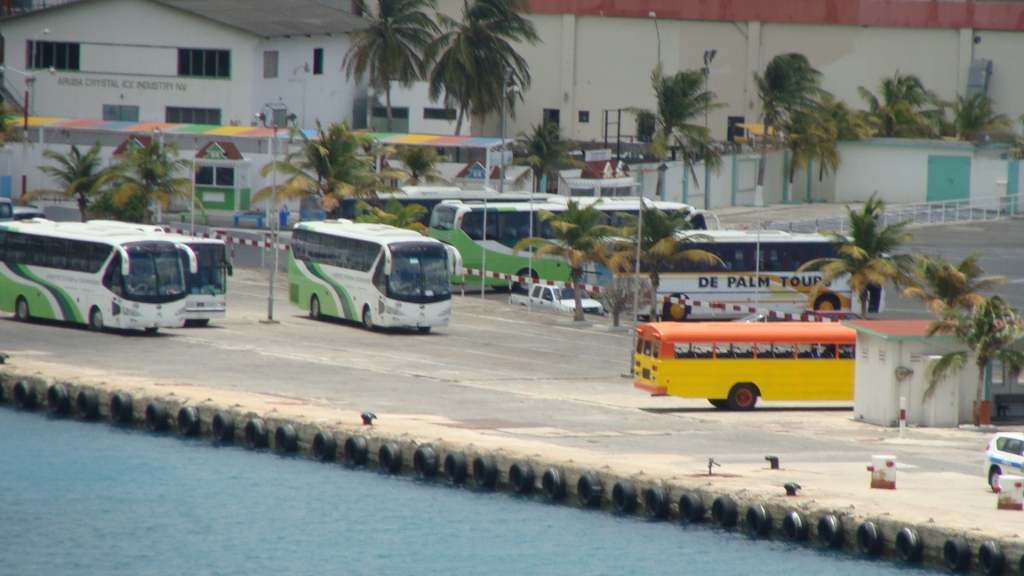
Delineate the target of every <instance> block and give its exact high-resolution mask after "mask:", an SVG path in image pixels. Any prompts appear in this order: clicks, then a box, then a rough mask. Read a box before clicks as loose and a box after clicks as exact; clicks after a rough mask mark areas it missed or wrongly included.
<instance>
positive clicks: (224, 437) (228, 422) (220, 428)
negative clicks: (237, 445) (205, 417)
mask: <svg viewBox="0 0 1024 576" xmlns="http://www.w3.org/2000/svg"><path fill="white" fill-rule="evenodd" d="M210 431H211V432H213V438H214V440H216V441H217V442H220V443H222V444H231V443H233V442H234V441H235V419H234V418H232V417H231V414H229V413H227V412H217V413H216V414H214V415H213V421H212V422H211V423H210Z"/></svg>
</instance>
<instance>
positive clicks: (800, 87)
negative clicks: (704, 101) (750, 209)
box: [754, 53, 821, 186]
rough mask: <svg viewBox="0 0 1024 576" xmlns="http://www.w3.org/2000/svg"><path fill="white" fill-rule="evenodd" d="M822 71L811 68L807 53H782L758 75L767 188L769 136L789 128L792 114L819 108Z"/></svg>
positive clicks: (761, 183) (761, 180) (760, 178)
mask: <svg viewBox="0 0 1024 576" xmlns="http://www.w3.org/2000/svg"><path fill="white" fill-rule="evenodd" d="M820 78H821V72H818V71H817V70H815V69H814V68H812V67H811V63H810V62H809V61H808V60H807V57H806V56H804V55H803V54H796V53H792V54H779V55H778V56H776V57H774V58H772V59H771V61H770V62H768V66H766V67H765V69H764V75H763V76H762V75H761V74H758V73H756V72H755V73H754V83H755V84H756V85H757V95H758V98H760V99H761V115H762V116H763V117H764V137H763V138H762V141H761V166H760V168H759V169H758V173H757V185H758V186H764V172H765V165H766V163H767V160H768V139H769V135H771V137H772V138H774V137H775V136H776V135H778V134H779V132H780V131H781V130H782V129H783V127H785V125H786V123H787V122H788V121H789V118H790V116H791V115H792V114H794V113H795V112H797V111H798V110H802V109H808V108H814V107H815V106H816V105H817V99H818V94H819V92H820V88H819V87H818V81H819V79H820Z"/></svg>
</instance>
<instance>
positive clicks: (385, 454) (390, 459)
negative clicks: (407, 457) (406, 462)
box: [377, 442, 402, 474]
mask: <svg viewBox="0 0 1024 576" xmlns="http://www.w3.org/2000/svg"><path fill="white" fill-rule="evenodd" d="M377 463H378V464H380V469H381V471H382V472H385V473H387V474H398V473H399V472H401V471H402V447H401V446H399V445H398V442H385V443H383V444H381V446H380V450H377Z"/></svg>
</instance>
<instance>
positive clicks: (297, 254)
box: [288, 219, 461, 332]
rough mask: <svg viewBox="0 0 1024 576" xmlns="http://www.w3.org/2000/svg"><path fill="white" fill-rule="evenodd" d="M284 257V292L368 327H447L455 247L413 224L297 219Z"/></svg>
mask: <svg viewBox="0 0 1024 576" xmlns="http://www.w3.org/2000/svg"><path fill="white" fill-rule="evenodd" d="M291 247H292V249H291V252H290V255H289V257H288V281H289V290H288V298H289V300H290V301H291V302H292V303H293V304H295V305H296V306H298V307H300V308H302V309H304V310H308V311H309V315H310V316H311V317H313V318H319V317H320V316H321V315H326V316H334V317H337V318H342V319H346V320H353V321H357V322H362V323H363V325H364V326H365V327H366V328H367V329H373V328H375V327H377V326H381V327H391V326H396V327H407V328H416V329H418V330H419V331H420V332H430V329H431V328H433V327H435V326H447V325H448V321H449V320H450V319H451V315H452V293H451V282H450V275H451V273H452V272H453V270H455V269H456V268H457V267H458V266H461V263H460V262H459V256H458V252H457V251H455V250H454V249H450V248H449V247H447V246H445V245H444V244H443V243H441V242H439V241H437V240H434V239H432V238H427V237H425V236H423V235H421V234H419V233H418V232H414V231H412V230H403V229H401V228H395V227H392V226H384V225H380V224H356V223H353V222H352V221H351V220H343V219H342V220H323V221H320V222H303V223H300V224H296V225H295V228H294V229H293V230H292V244H291Z"/></svg>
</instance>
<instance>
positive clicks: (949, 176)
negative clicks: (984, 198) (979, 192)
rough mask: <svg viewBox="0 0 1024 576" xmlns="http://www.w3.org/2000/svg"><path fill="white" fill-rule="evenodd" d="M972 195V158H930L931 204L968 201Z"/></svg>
mask: <svg viewBox="0 0 1024 576" xmlns="http://www.w3.org/2000/svg"><path fill="white" fill-rule="evenodd" d="M970 195H971V157H970V156H929V157H928V201H929V202H945V201H950V200H966V199H968V198H969V197H970Z"/></svg>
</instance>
